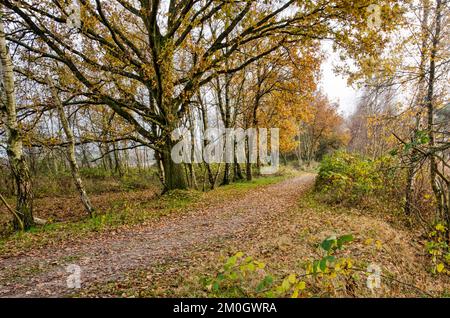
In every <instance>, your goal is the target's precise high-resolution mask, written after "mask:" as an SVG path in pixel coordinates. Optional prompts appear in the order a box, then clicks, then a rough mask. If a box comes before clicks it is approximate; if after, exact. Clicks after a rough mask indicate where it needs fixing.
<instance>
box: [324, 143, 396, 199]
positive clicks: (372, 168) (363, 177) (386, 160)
mask: <svg viewBox="0 0 450 318" xmlns="http://www.w3.org/2000/svg"><path fill="white" fill-rule="evenodd" d="M398 177H399V170H398V169H397V168H396V162H395V159H394V158H393V157H391V156H386V157H381V158H378V159H376V160H372V159H369V158H365V157H362V156H360V155H357V154H350V153H347V152H343V151H339V152H336V153H334V154H332V155H330V156H326V157H325V158H324V159H323V161H322V162H321V164H320V169H319V175H318V178H317V182H316V190H317V191H319V192H320V193H321V194H323V195H324V198H325V200H326V201H327V202H328V203H350V204H359V203H362V202H364V201H365V200H366V199H368V198H369V199H386V198H387V197H389V196H391V197H392V194H393V192H395V191H398V189H399V188H400V187H399V184H398V182H399V181H400V180H399V178H398ZM397 201H398V200H397Z"/></svg>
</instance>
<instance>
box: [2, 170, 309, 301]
mask: <svg viewBox="0 0 450 318" xmlns="http://www.w3.org/2000/svg"><path fill="white" fill-rule="evenodd" d="M314 179H315V175H313V174H304V175H301V176H297V177H294V178H291V179H288V180H284V181H282V182H280V183H277V184H273V185H270V186H266V187H261V188H256V189H253V190H250V191H249V192H247V193H245V194H243V195H242V196H237V197H235V198H233V199H232V200H230V201H227V202H221V203H218V204H214V205H211V206H208V207H205V208H201V209H197V210H192V211H189V212H188V213H184V214H182V215H177V216H173V217H172V216H168V217H164V218H162V219H161V220H160V221H159V222H158V223H157V224H152V226H151V227H150V226H148V225H147V226H134V227H131V228H129V229H126V230H125V231H121V232H120V233H114V235H111V236H108V237H106V238H105V237H101V238H99V239H94V240H92V239H90V240H87V241H83V242H79V243H75V244H68V245H67V246H63V247H61V249H58V250H55V249H54V248H53V249H50V248H46V249H43V250H42V251H39V253H38V254H35V255H24V256H17V257H11V258H7V259H0V297H61V296H65V295H70V294H73V293H74V292H76V290H74V289H69V288H68V287H67V279H68V277H69V275H70V273H68V272H67V267H68V266H69V265H72V264H73V265H77V266H79V267H80V269H81V284H82V288H83V289H84V288H86V287H89V286H92V285H95V284H98V283H105V282H110V281H116V280H120V279H121V278H123V277H124V275H126V273H128V272H130V271H134V270H141V269H146V268H150V267H152V266H157V265H158V264H160V263H162V262H164V263H167V262H170V261H172V262H173V264H174V265H173V266H175V267H176V263H177V261H179V260H182V259H183V258H189V251H190V250H191V251H192V250H193V249H196V248H198V247H199V246H200V247H201V246H202V245H204V244H209V243H213V242H215V241H217V240H220V241H227V240H229V239H236V238H238V239H239V238H240V237H242V238H244V237H245V236H246V234H247V233H249V232H251V231H252V229H254V228H257V227H258V226H262V225H263V224H264V223H265V222H269V221H270V220H273V219H276V218H277V217H279V216H280V215H281V214H282V213H283V212H285V211H287V210H288V209H289V208H291V207H294V206H295V205H296V204H297V202H298V199H299V197H300V195H301V194H302V192H303V191H305V190H306V189H308V188H309V187H310V186H311V185H312V184H313V182H314Z"/></svg>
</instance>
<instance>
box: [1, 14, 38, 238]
mask: <svg viewBox="0 0 450 318" xmlns="http://www.w3.org/2000/svg"><path fill="white" fill-rule="evenodd" d="M0 59H1V72H0V73H1V75H2V80H3V87H4V100H5V105H6V107H5V112H6V129H7V131H8V141H7V142H8V145H7V155H8V159H9V164H10V166H11V171H12V174H13V177H14V181H15V184H16V192H17V203H16V211H17V215H16V216H15V217H14V219H13V226H14V229H16V230H28V229H30V228H31V227H33V225H34V219H33V192H32V186H31V178H30V172H29V169H28V165H27V163H26V161H25V158H24V155H23V145H22V136H21V132H20V128H19V125H18V123H17V104H16V96H15V89H14V85H15V84H14V72H13V64H12V60H11V56H10V55H9V51H8V48H7V46H6V35H5V29H4V26H3V19H2V17H1V16H0Z"/></svg>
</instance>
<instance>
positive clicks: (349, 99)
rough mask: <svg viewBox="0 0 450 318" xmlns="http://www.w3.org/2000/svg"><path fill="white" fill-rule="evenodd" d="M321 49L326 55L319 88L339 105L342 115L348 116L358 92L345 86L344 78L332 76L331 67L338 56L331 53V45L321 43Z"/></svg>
mask: <svg viewBox="0 0 450 318" xmlns="http://www.w3.org/2000/svg"><path fill="white" fill-rule="evenodd" d="M322 49H323V51H324V52H325V54H326V60H325V61H324V63H323V64H322V80H321V83H320V88H321V89H322V91H323V92H324V93H325V94H327V95H328V98H329V99H330V100H331V101H333V102H337V103H339V109H340V111H341V113H342V114H343V115H345V116H349V115H351V114H352V113H353V112H354V110H355V108H356V104H357V102H358V91H357V90H356V89H353V88H352V87H350V86H348V85H347V79H346V78H344V77H342V76H340V75H335V74H334V72H333V65H335V64H337V63H338V62H339V55H338V54H337V53H333V49H332V47H331V43H330V42H325V43H323V44H322Z"/></svg>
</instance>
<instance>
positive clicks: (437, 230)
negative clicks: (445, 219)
mask: <svg viewBox="0 0 450 318" xmlns="http://www.w3.org/2000/svg"><path fill="white" fill-rule="evenodd" d="M447 231H448V229H447V227H445V226H444V225H443V224H442V223H438V224H436V225H435V226H434V228H433V230H432V231H431V232H430V233H429V234H428V241H427V242H426V244H425V247H426V250H427V252H428V254H429V255H430V256H431V262H432V268H431V271H432V273H433V274H447V275H450V246H449V244H448V242H447Z"/></svg>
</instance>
